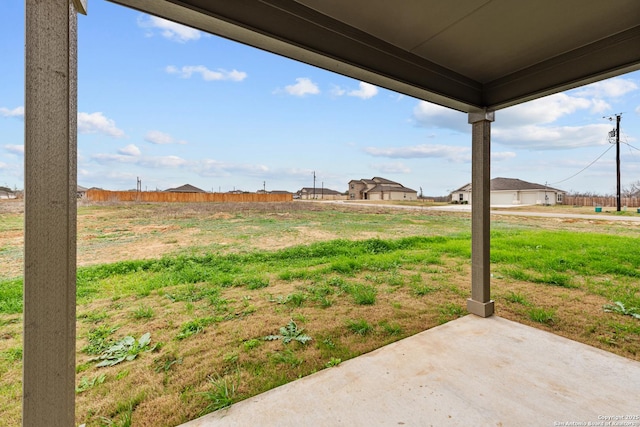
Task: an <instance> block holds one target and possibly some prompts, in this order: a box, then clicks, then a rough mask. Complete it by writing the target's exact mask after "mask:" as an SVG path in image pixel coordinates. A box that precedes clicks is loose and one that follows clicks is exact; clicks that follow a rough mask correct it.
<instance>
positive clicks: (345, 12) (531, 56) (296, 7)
mask: <svg viewBox="0 0 640 427" xmlns="http://www.w3.org/2000/svg"><path fill="white" fill-rule="evenodd" d="M110 1H113V2H115V3H119V4H122V5H125V6H128V7H131V8H134V9H137V10H140V11H143V12H146V13H149V14H153V15H156V16H160V17H162V18H165V19H168V20H171V21H175V22H178V23H181V24H184V25H188V26H190V27H194V28H197V29H200V30H202V31H205V32H208V33H211V34H216V35H219V36H222V37H225V38H228V39H231V40H235V41H238V42H240V43H244V44H247V45H251V46H254V47H257V48H259V49H263V50H266V51H269V52H273V53H276V54H278V55H283V56H285V57H289V58H292V59H295V60H298V61H302V62H305V63H307V64H311V65H314V66H317V67H320V68H324V69H326V70H330V71H333V72H336V73H339V74H343V75H346V76H349V77H353V78H356V79H359V80H362V81H366V82H369V83H372V84H375V85H377V86H380V87H385V88H387V89H391V90H394V91H397V92H400V93H404V94H407V95H410V96H413V97H416V98H419V99H423V100H427V101H431V102H434V103H437V104H440V105H444V106H447V107H450V108H454V109H456V110H460V111H465V112H472V111H477V110H484V109H488V110H498V109H501V108H505V107H508V106H511V105H515V104H519V103H522V102H525V101H529V100H532V99H536V98H539V97H542V96H545V95H549V94H552V93H555V92H560V91H563V90H567V89H571V88H575V87H578V86H581V85H584V84H588V83H592V82H596V81H599V80H602V79H606V78H610V77H613V76H617V75H620V74H624V73H627V72H631V71H634V70H638V69H640V48H638V46H640V2H638V1H637V0H616V1H615V2H603V1H601V0H563V1H562V2H558V1H557V0H535V1H516V2H514V1H513V0H458V1H457V2H456V3H455V7H453V6H452V5H451V3H448V2H442V1H441V0H404V1H402V2H389V1H385V0H350V1H348V2H345V1H344V0H299V1H294V0H234V1H225V0H183V1H179V0H110Z"/></svg>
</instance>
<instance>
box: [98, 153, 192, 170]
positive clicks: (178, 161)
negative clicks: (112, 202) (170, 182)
mask: <svg viewBox="0 0 640 427" xmlns="http://www.w3.org/2000/svg"><path fill="white" fill-rule="evenodd" d="M91 159H93V160H94V161H96V162H97V163H100V164H113V163H123V164H135V165H138V166H141V167H148V168H180V167H183V166H188V165H189V162H188V161H187V160H185V159H183V158H181V157H178V156H159V157H144V156H133V155H130V154H106V153H99V154H95V155H93V156H91Z"/></svg>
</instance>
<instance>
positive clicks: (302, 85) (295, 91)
mask: <svg viewBox="0 0 640 427" xmlns="http://www.w3.org/2000/svg"><path fill="white" fill-rule="evenodd" d="M284 90H285V92H287V93H288V94H289V95H294V96H305V95H317V94H319V93H320V89H319V88H318V85H316V84H315V83H314V82H312V81H311V80H310V79H308V78H306V77H298V78H297V79H296V84H293V85H289V86H285V88H284Z"/></svg>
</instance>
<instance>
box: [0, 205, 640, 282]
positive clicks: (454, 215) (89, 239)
mask: <svg viewBox="0 0 640 427" xmlns="http://www.w3.org/2000/svg"><path fill="white" fill-rule="evenodd" d="M515 209H517V210H522V211H525V210H527V209H534V211H536V212H557V213H580V214H584V213H587V212H591V210H592V209H591V208H588V207H587V208H574V207H572V206H553V207H544V206H539V207H535V206H533V207H521V208H515ZM345 212H348V213H349V221H353V222H356V223H358V224H359V226H352V225H347V224H343V222H344V221H343V219H340V218H339V216H338V215H337V214H338V213H345ZM23 215H24V205H23V203H22V202H21V201H0V265H1V266H2V268H0V279H2V278H4V279H7V278H13V277H17V276H20V275H21V274H22V268H23V267H22V263H23V245H24V235H23ZM445 219H449V220H445ZM469 219H470V213H469V212H442V211H431V210H427V209H421V210H416V211H413V210H407V209H393V208H392V207H391V206H388V205H385V204H376V207H375V208H372V207H371V206H358V205H356V204H347V203H343V204H329V203H305V202H293V203H263V204H261V203H224V204H222V203H194V204H181V203H174V204H171V203H164V204H163V203H157V204H135V203H122V204H110V203H101V204H88V203H81V204H80V205H79V206H78V247H77V251H78V265H79V266H86V265H92V264H98V263H111V262H116V261H122V260H125V259H145V258H158V257H162V256H164V255H173V254H179V253H194V252H195V253H203V252H246V251H250V250H255V249H260V250H277V249H281V248H285V247H289V246H293V245H301V244H309V243H312V242H316V241H324V240H332V239H338V238H344V239H367V238H374V237H380V238H393V237H402V236H408V235H425V234H436V233H440V232H443V230H449V232H451V233H453V232H456V231H458V232H465V231H468V230H469V226H470V221H469ZM492 221H493V222H492V226H494V227H498V226H499V227H507V228H508V227H526V228H528V227H542V228H547V229H563V230H574V231H595V230H598V229H602V230H606V232H607V233H614V234H617V233H620V234H623V233H626V232H628V231H629V230H631V231H634V230H640V222H631V221H629V222H627V221H620V222H618V221H607V220H600V219H598V218H597V217H596V216H594V218H593V219H573V218H535V217H524V216H522V217H520V216H511V215H509V216H503V215H501V216H495V217H494V218H492Z"/></svg>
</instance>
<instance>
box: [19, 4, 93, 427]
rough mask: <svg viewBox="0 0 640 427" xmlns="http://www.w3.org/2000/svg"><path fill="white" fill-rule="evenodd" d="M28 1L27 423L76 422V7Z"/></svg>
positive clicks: (24, 416)
mask: <svg viewBox="0 0 640 427" xmlns="http://www.w3.org/2000/svg"><path fill="white" fill-rule="evenodd" d="M85 5H86V3H82V2H81V0H74V1H73V2H70V0H26V23H25V26H26V40H25V42H26V58H25V238H24V352H23V362H24V363H23V401H22V425H23V426H28V427H32V426H33V427H36V426H38V427H40V426H73V425H75V413H74V412H75V342H76V341H75V339H76V319H75V317H76V308H75V307H76V192H77V184H76V179H77V178H76V152H77V140H76V128H77V123H76V122H77V84H76V75H77V62H76V58H77V54H76V49H77V18H76V16H77V15H76V12H77V11H81V12H83V13H84V12H85V10H84V9H83V10H78V9H77V7H78V6H80V7H84V6H85Z"/></svg>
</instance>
